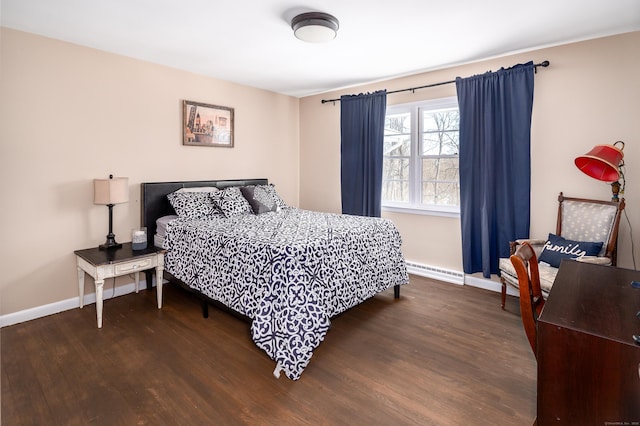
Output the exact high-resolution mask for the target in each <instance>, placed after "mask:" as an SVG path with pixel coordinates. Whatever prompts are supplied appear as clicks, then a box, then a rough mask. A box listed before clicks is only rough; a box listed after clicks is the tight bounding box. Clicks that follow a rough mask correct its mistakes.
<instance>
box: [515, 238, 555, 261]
mask: <svg viewBox="0 0 640 426" xmlns="http://www.w3.org/2000/svg"><path fill="white" fill-rule="evenodd" d="M546 242H547V240H539V239H533V238H526V239H525V238H521V239H518V240H515V241H511V242H509V250H510V251H511V254H514V253H515V252H516V250H517V249H518V246H519V245H520V244H522V243H529V244H531V247H532V248H533V250H534V251H535V252H536V256H537V257H540V253H541V252H542V247H543V246H544V244H545V243H546Z"/></svg>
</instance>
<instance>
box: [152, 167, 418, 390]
mask: <svg viewBox="0 0 640 426" xmlns="http://www.w3.org/2000/svg"><path fill="white" fill-rule="evenodd" d="M182 188H191V189H189V190H187V189H182ZM196 188H197V189H196ZM200 188H210V189H208V190H202V191H203V192H207V191H211V192H210V193H209V195H208V196H203V195H201V194H198V195H193V194H192V195H189V196H188V197H190V198H189V199H190V200H193V199H198V200H201V199H205V200H207V202H209V201H210V200H211V199H214V208H213V210H212V211H213V213H212V211H209V210H207V208H208V204H207V206H205V207H203V208H202V209H200V207H201V204H198V208H193V204H189V209H191V210H186V213H185V209H184V205H182V204H179V203H177V201H176V200H177V199H182V198H181V197H178V196H177V195H176V191H178V192H182V191H187V192H191V191H195V192H199V191H200ZM141 190H142V218H141V222H142V226H146V227H147V230H148V232H147V238H148V244H155V245H159V244H162V247H164V248H165V249H166V250H167V252H166V254H165V274H166V275H165V278H167V279H169V281H171V282H176V283H178V284H180V285H181V286H183V287H185V288H187V289H189V290H190V291H193V292H195V293H197V294H198V295H199V296H200V297H201V298H202V300H203V301H204V302H203V313H204V314H205V316H206V307H207V306H208V303H210V302H211V303H214V304H216V305H218V306H224V307H225V308H226V309H228V310H230V311H231V312H232V313H234V314H237V315H239V316H240V317H241V318H244V319H246V320H248V321H249V322H250V324H251V336H252V338H253V341H254V342H255V344H256V345H257V346H258V347H259V348H261V349H263V350H264V351H265V352H266V353H267V355H268V356H269V357H270V358H271V359H272V360H274V361H275V362H276V367H275V370H274V375H275V376H276V377H279V375H280V372H281V371H282V372H284V373H285V374H286V376H287V377H289V378H290V379H292V380H297V379H299V378H300V375H301V374H302V372H303V370H304V368H305V367H306V366H307V365H308V363H309V361H310V359H311V356H312V355H313V351H314V349H315V348H316V347H317V346H318V345H319V344H320V343H321V342H322V340H323V339H324V337H325V335H326V333H327V331H328V330H329V327H330V324H331V320H330V319H331V318H332V317H334V316H336V315H338V314H340V313H342V312H344V311H346V310H348V309H349V308H351V307H353V306H355V305H357V304H359V303H361V302H362V301H364V300H366V299H368V298H370V297H372V296H374V295H375V294H377V293H380V292H383V291H387V290H388V289H391V288H393V289H394V296H395V297H396V298H398V297H399V296H400V286H401V285H403V284H406V283H408V275H407V270H406V266H405V262H404V258H403V255H402V252H401V238H400V234H399V232H398V230H397V228H396V227H395V226H394V225H393V223H392V222H391V221H389V220H387V219H382V218H369V217H360V216H350V215H339V214H331V213H320V212H312V211H308V210H303V209H298V208H294V207H290V206H288V205H287V204H286V203H285V202H284V201H283V200H282V199H280V198H279V196H278V195H277V192H276V191H275V187H274V186H273V185H270V184H269V183H268V181H267V179H245V180H222V181H187V182H154V183H142V184H141ZM238 194H241V195H240V196H239V197H238ZM169 199H171V202H169ZM229 200H231V201H232V202H228V201H229ZM244 202H246V203H247V204H248V205H249V210H248V211H247V210H246V208H247V206H246V205H244V204H242V203H244ZM198 203H200V201H198ZM172 204H173V206H172ZM241 204H242V205H241ZM174 206H175V207H176V208H175V209H174ZM176 210H178V212H176ZM256 212H258V213H256ZM158 224H160V228H162V230H163V232H164V233H165V234H164V235H163V236H162V237H160V238H159V237H158V236H157V235H156V234H157V231H158V229H156V228H157V226H158ZM148 282H149V281H148Z"/></svg>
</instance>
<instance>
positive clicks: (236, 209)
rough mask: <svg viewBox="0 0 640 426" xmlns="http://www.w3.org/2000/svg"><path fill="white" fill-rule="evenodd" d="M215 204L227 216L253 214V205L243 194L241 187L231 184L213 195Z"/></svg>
mask: <svg viewBox="0 0 640 426" xmlns="http://www.w3.org/2000/svg"><path fill="white" fill-rule="evenodd" d="M211 199H212V200H213V204H214V205H215V206H216V207H217V208H218V209H219V210H220V211H221V212H222V213H223V214H224V216H225V217H233V216H239V215H243V214H251V213H253V210H251V205H250V204H249V202H248V201H247V199H246V198H244V197H243V196H242V192H240V188H239V187H237V186H231V187H229V188H225V189H223V190H222V191H218V192H216V193H214V194H212V195H211Z"/></svg>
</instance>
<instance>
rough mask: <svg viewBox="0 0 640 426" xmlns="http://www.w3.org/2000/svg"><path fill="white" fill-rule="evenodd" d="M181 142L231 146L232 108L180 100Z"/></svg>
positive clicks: (198, 144) (185, 143)
mask: <svg viewBox="0 0 640 426" xmlns="http://www.w3.org/2000/svg"><path fill="white" fill-rule="evenodd" d="M182 105H183V107H182V144H183V145H193V146H222V147H227V148H233V108H229V107H223V106H218V105H209V104H203V103H200V102H193V101H183V102H182Z"/></svg>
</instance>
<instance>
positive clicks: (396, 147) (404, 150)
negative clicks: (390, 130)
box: [384, 135, 411, 157]
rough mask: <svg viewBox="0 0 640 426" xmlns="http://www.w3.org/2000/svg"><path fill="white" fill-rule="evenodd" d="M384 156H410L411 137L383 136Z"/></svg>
mask: <svg viewBox="0 0 640 426" xmlns="http://www.w3.org/2000/svg"><path fill="white" fill-rule="evenodd" d="M384 155H385V156H394V157H395V156H401V157H409V156H411V136H410V135H398V136H385V137H384Z"/></svg>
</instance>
